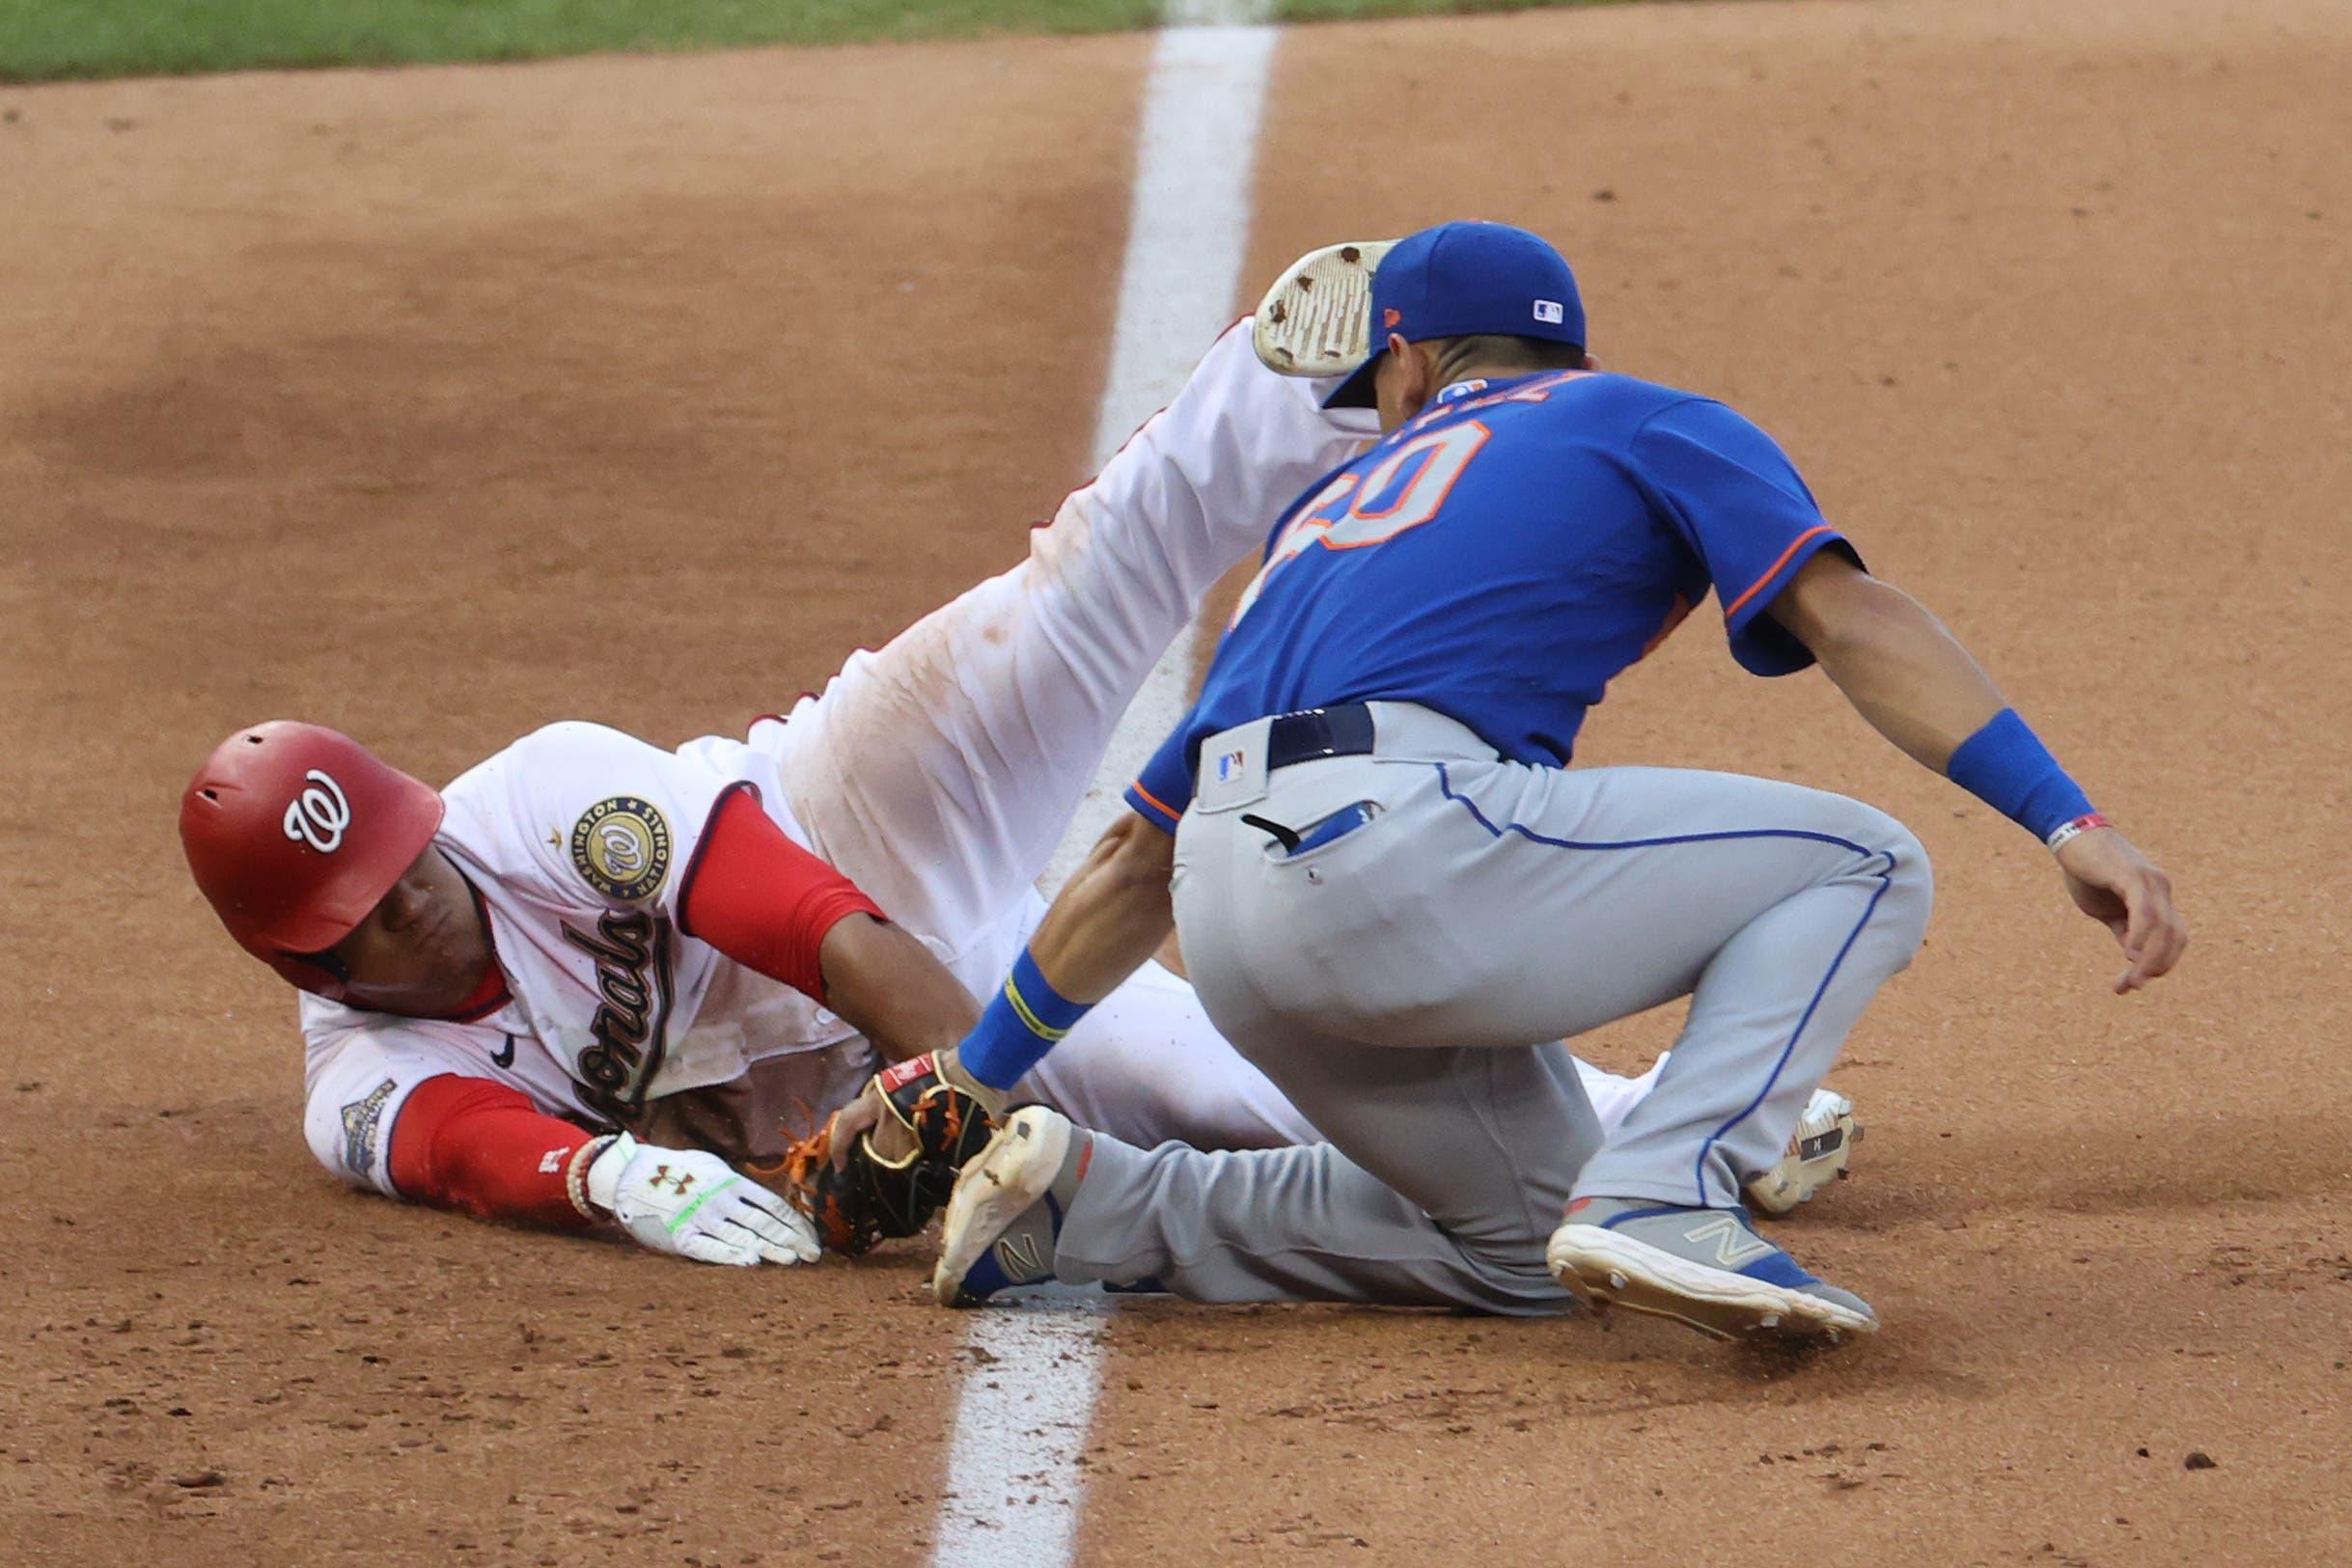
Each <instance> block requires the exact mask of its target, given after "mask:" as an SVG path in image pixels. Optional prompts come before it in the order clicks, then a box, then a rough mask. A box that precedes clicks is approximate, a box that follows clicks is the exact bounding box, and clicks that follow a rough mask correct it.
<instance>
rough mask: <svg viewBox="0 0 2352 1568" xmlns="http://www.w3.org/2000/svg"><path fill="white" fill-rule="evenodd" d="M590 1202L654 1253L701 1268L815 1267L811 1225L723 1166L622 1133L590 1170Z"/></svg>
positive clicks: (697, 1153)
mask: <svg viewBox="0 0 2352 1568" xmlns="http://www.w3.org/2000/svg"><path fill="white" fill-rule="evenodd" d="M587 1188H588V1202H589V1206H590V1207H591V1208H594V1209H595V1210H596V1211H597V1212H598V1213H602V1214H609V1215H611V1216H612V1217H613V1220H614V1221H615V1223H617V1224H619V1225H620V1226H621V1228H622V1229H623V1230H625V1231H627V1232H628V1233H629V1234H630V1235H631V1236H633V1237H635V1238H636V1239H637V1241H638V1242H639V1243H640V1244H641V1245H643V1246H646V1247H650V1248H651V1249H652V1250H653V1251H654V1252H669V1253H672V1254H674V1255H675V1256H678V1257H690V1258H693V1259H694V1260H695V1261H696V1262H698V1263H731V1264H735V1265H739V1266H749V1265H752V1264H755V1263H814V1262H816V1256H817V1253H818V1252H819V1251H820V1250H821V1249H819V1248H818V1246H817V1243H816V1226H815V1225H813V1224H810V1223H809V1217H808V1216H807V1215H805V1214H802V1213H801V1212H800V1211H799V1210H797V1209H795V1208H793V1207H792V1206H791V1205H790V1204H789V1203H788V1202H786V1201H785V1200H784V1199H783V1198H781V1197H777V1196H776V1195H775V1194H774V1193H771V1192H769V1191H768V1190H767V1189H766V1188H764V1187H761V1186H759V1185H757V1184H755V1183H753V1182H750V1181H747V1180H745V1179H744V1177H743V1176H742V1175H741V1174H740V1173H739V1172H737V1171H736V1170H735V1169H734V1168H733V1166H730V1165H729V1164H728V1163H727V1162H726V1161H725V1160H722V1159H720V1158H719V1157H718V1156H717V1155H715V1154H709V1153H706V1152H704V1151H703V1150H701V1149H663V1148H654V1147H652V1146H651V1145H650V1144H646V1143H640V1142H637V1141H636V1140H635V1139H633V1138H631V1137H629V1136H628V1134H626V1133H623V1134H622V1135H621V1136H620V1137H618V1138H616V1139H614V1140H613V1141H612V1142H611V1143H610V1144H608V1145H607V1146H606V1147H605V1149H604V1151H603V1152H602V1153H600V1154H598V1155H597V1156H596V1157H595V1160H594V1161H592V1162H591V1163H590V1165H589V1167H588V1175H587Z"/></svg>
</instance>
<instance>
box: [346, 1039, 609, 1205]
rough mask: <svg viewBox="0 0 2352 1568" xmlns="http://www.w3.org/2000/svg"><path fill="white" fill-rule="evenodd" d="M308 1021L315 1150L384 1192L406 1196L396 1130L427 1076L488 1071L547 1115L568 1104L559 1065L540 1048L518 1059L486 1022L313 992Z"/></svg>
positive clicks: (509, 1042) (349, 1176)
mask: <svg viewBox="0 0 2352 1568" xmlns="http://www.w3.org/2000/svg"><path fill="white" fill-rule="evenodd" d="M302 1025H303V1034H304V1037H305V1038H306V1040H307V1041H308V1042H309V1049H308V1052H307V1054H306V1057H305V1060H304V1064H303V1114H302V1124H303V1133H304V1136H305V1137H306V1138H307V1139H308V1140H309V1142H310V1146H311V1153H313V1154H314V1155H316V1156H318V1163H319V1164H320V1165H322V1166H324V1167H326V1169H327V1170H328V1172H329V1173H330V1174H332V1175H334V1176H336V1177H337V1178H339V1179H340V1180H343V1181H347V1182H349V1183H350V1184H351V1185H353V1186H354V1187H367V1188H373V1189H374V1191H376V1192H379V1193H382V1194H383V1195H384V1196H385V1197H401V1192H400V1190H399V1188H397V1187H396V1186H395V1185H394V1184H393V1180H392V1169H391V1160H392V1135H393V1130H394V1128H395V1127H397V1126H398V1125H399V1123H400V1119H401V1111H402V1110H404V1109H405V1108H406V1107H407V1104H408V1096H409V1095H410V1093H411V1092H413V1091H414V1090H415V1088H416V1087H417V1086H418V1085H419V1084H422V1083H424V1082H425V1081H426V1080H427V1079H429V1078H440V1077H443V1076H445V1075H448V1074H452V1073H455V1074H457V1076H459V1077H461V1078H482V1079H488V1080H490V1081H491V1082H493V1083H500V1084H505V1085H508V1086H510V1087H514V1088H518V1089H521V1090H522V1091H523V1092H524V1093H526V1094H528V1095H530V1096H531V1100H532V1103H533V1105H535V1106H536V1107H537V1108H538V1109H540V1110H541V1111H545V1112H547V1113H549V1114H555V1115H564V1114H568V1113H569V1112H570V1111H571V1095H570V1093H569V1092H568V1090H569V1086H568V1084H567V1082H566V1081H565V1079H564V1077H563V1074H562V1073H561V1071H560V1070H558V1069H556V1068H555V1066H554V1064H553V1063H552V1062H551V1061H550V1060H548V1059H547V1058H546V1057H545V1056H544V1055H543V1054H539V1053H533V1054H532V1055H531V1057H529V1058H526V1059H520V1060H518V1057H519V1056H520V1053H519V1052H518V1051H517V1043H518V1042H517V1041H516V1039H515V1037H514V1036H513V1035H512V1034H508V1033H505V1032H502V1031H500V1030H498V1029H497V1028H495V1027H492V1026H489V1025H484V1024H454V1023H442V1022H439V1021H436V1020H432V1019H424V1018H394V1017H391V1016H389V1015H387V1014H384V1013H363V1012H357V1011H354V1010H353V1009H351V1008H348V1007H342V1006H337V1005H336V1004H333V1003H331V1002H324V1001H320V1000H319V999H318V998H316V997H305V998H303V999H302ZM518 1067H520V1068H521V1069H522V1070H521V1071H517V1070H516V1069H517V1068H518ZM535 1079H537V1080H540V1082H534V1081H533V1080H535ZM548 1080H552V1082H548Z"/></svg>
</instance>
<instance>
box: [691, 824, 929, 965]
mask: <svg viewBox="0 0 2352 1568" xmlns="http://www.w3.org/2000/svg"><path fill="white" fill-rule="evenodd" d="M851 915H871V916H872V917H873V918H874V919H875V920H882V919H884V918H885V917H884V916H883V914H882V911H881V909H880V907H879V906H877V905H876V904H875V903H874V901H873V900H872V899H871V898H869V897H867V896H866V895H865V894H863V893H860V892H859V891H858V888H857V884H856V883H854V882H852V881H850V880H849V879H848V878H847V877H845V876H844V875H842V874H841V872H839V871H837V870H835V869H834V868H833V867H830V866H827V865H826V864H825V863H824V862H823V861H821V860H818V859H817V858H816V856H815V855H812V854H810V853H809V852H808V851H807V850H805V849H803V848H801V847H800V846H799V845H798V844H796V843H794V842H792V840H791V839H788V838H786V837H785V833H784V830H783V829H782V828H780V827H778V826H777V825H776V823H775V820H774V818H772V817H770V816H769V815H768V814H767V812H764V811H762V810H761V807H760V794H759V791H758V790H756V789H755V788H753V787H752V786H751V785H750V784H736V785H733V787H731V788H730V789H729V790H728V791H727V792H726V793H725V794H724V795H722V796H720V797H719V803H718V805H717V806H715V807H713V808H712V809H711V812H710V821H709V822H708V824H706V826H705V827H704V829H703V839H702V842H701V844H700V845H698V846H697V847H696V850H695V855H694V862H693V864H692V865H690V866H688V867H686V879H685V886H684V888H683V889H682V890H681V891H680V893H679V894H678V928H679V929H680V930H682V931H684V932H685V933H686V934H687V935H688V936H692V937H699V938H701V939H702V940H703V941H705V942H707V943H709V944H710V945H711V946H712V947H714V948H716V949H719V951H721V952H723V953H725V954H726V955H727V956H728V957H730V958H732V959H733V960H734V961H735V962H736V963H738V964H741V965H743V966H744V967H745V968H747V969H756V970H758V971H759V972H760V973H761V974H762V975H765V976H767V977H769V978H771V979H778V980H782V981H783V982H784V983H785V984H787V985H789V986H790V987H791V988H792V989H794V990H795V991H799V992H801V993H803V994H804V995H807V996H810V997H814V998H815V999H816V1001H818V1002H822V1001H824V1000H825V977H824V971H823V969H822V968H821V967H820V966H819V965H818V962H817V950H818V949H819V948H820V947H821V946H822V945H823V943H824V940H825V933H826V932H828V931H830V930H832V929H833V927H834V926H835V925H837V924H839V923H840V922H842V921H843V920H844V919H846V918H847V917H849V916H851Z"/></svg>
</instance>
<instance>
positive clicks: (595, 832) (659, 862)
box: [571, 795, 670, 904]
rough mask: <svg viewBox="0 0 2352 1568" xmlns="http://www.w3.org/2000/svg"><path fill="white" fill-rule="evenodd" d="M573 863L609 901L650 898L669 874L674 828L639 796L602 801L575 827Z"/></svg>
mask: <svg viewBox="0 0 2352 1568" xmlns="http://www.w3.org/2000/svg"><path fill="white" fill-rule="evenodd" d="M571 864H572V865H574V866H576V867H579V870H580V875H581V876H583V877H585V878H587V880H588V885H589V886H590V887H592V888H594V889H595V890H596V891H597V892H598V893H600V894H604V896H606V897H607V898H618V899H620V900H622V901H623V903H632V904H633V903H638V902H641V901H642V900H644V899H647V898H650V897H652V896H653V894H656V893H658V892H660V891H661V879H662V878H663V877H665V876H667V875H668V874H669V871H670V824H669V823H667V822H665V821H663V820H662V815H661V812H657V811H655V810H654V809H653V807H652V805H651V804H650V802H647V801H642V800H639V799H638V798H637V797H636V796H634V795H615V796H614V797H613V798H612V799H610V800H600V801H598V802H596V804H595V805H594V806H591V807H590V808H589V809H588V810H587V811H585V812H581V813H580V820H579V821H577V822H575V823H573V824H572V828H571Z"/></svg>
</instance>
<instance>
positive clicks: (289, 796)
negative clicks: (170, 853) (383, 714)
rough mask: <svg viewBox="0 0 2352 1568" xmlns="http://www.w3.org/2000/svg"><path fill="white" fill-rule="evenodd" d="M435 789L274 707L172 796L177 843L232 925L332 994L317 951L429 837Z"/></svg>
mask: <svg viewBox="0 0 2352 1568" xmlns="http://www.w3.org/2000/svg"><path fill="white" fill-rule="evenodd" d="M445 810H446V808H445V807H444V806H443V805H442V803H441V795H440V792H439V791H438V790H436V789H433V788H432V787H431V786H429V785H428V784H423V783H421V782H419V781H418V780H415V779H412V778H410V777H409V776H408V775H407V774H405V773H402V772H401V771H400V770H399V769H398V768H395V767H393V766H391V765H390V764H388V763H386V762H385V761H384V760H383V759H382V758H380V757H378V756H376V755H375V754H374V752H371V751H369V750H368V749H367V748H366V747H365V746H362V745H361V744H360V743H359V742H357V741H355V740H353V739H352V738H351V737H350V736H348V735H345V734H339V733H337V732H336V731H335V730H332V729H322V728H321V727H319V726H318V725H315V724H296V723H294V722H293V721H292V720H290V719H273V720H271V721H270V722H269V723H268V724H257V725H255V726H253V727H252V728H251V729H240V730H238V731H237V732H236V733H235V734H234V735H231V736H230V737H229V738H228V739H227V740H224V741H222V742H221V743H220V745H219V746H217V747H216V748H214V749H213V752H212V755H211V756H208V757H207V758H205V765H204V766H203V767H201V768H199V769H197V770H196V777H195V778H194V779H192V780H190V781H189V782H188V788H187V793H185V794H184V795H181V796H180V848H182V849H183V850H185V851H186V852H187V857H188V869H189V870H191V871H194V872H195V873H196V885H197V886H198V887H199V888H201V889H203V890H204V895H205V897H207V898H208V899H209V900H210V901H211V904H212V912H213V913H214V914H216V915H218V916H219V917H220V920H221V923H222V924H223V925H226V926H227V927H228V928H229V934H230V935H231V936H233V937H235V938H236V940H237V941H238V942H239V943H240V944H241V945H242V946H243V947H244V949H245V950H246V951H247V952H250V953H252V954H253V955H254V956H255V957H257V958H259V959H261V960H262V961H263V962H264V963H266V964H268V965H269V967H270V968H272V969H274V970H276V971H277V972H278V973H279V974H280V975H282V976H284V977H286V978H288V979H290V980H291V981H292V982H293V983H294V984H296V985H298V986H300V987H301V988H302V989H303V990H305V991H315V992H317V993H318V994H319V995H320V996H323V997H327V998H329V999H332V1000H337V1001H340V1000H341V999H342V996H343V978H344V977H343V976H342V975H340V974H339V973H337V971H336V969H335V967H334V966H333V965H331V964H321V963H320V962H318V958H317V957H316V956H315V955H317V954H318V953H319V952H321V951H322V950H323V949H328V948H331V947H333V946H334V945H335V944H336V943H338V942H341V941H342V940H343V939H344V938H345V937H346V936H349V935H350V934H351V930H352V928H353V927H354V926H356V925H358V924H359V922H361V921H363V920H365V919H366V918H367V915H368V911H369V910H371V909H374V907H375V906H376V904H377V902H378V901H380V900H381V899H382V898H383V896H384V894H387V893H390V892H391V891H392V885H393V884H394V883H395V882H398V881H399V880H400V878H401V872H402V871H405V870H406V869H408V867H410V866H411V865H413V864H415V862H416V858H417V857H418V856H419V855H422V854H423V853H424V852H425V846H426V845H428V844H429V843H431V842H432V836H433V834H434V833H435V832H436V831H438V829H439V828H440V826H441V815H442V812H444V811H445Z"/></svg>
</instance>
